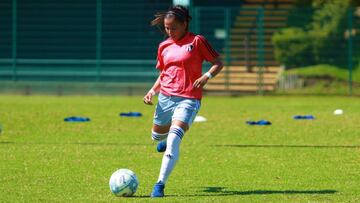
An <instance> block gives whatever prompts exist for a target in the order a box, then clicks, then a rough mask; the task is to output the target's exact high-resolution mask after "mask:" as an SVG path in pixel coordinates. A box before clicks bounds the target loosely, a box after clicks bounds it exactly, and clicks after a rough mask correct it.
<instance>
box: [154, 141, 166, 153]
mask: <svg viewBox="0 0 360 203" xmlns="http://www.w3.org/2000/svg"><path fill="white" fill-rule="evenodd" d="M156 150H157V151H158V152H165V150H166V140H164V141H161V142H159V144H158V145H157V147H156Z"/></svg>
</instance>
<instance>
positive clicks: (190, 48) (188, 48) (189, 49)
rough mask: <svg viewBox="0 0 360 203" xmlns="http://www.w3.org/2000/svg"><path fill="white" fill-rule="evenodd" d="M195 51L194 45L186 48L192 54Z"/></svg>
mask: <svg viewBox="0 0 360 203" xmlns="http://www.w3.org/2000/svg"><path fill="white" fill-rule="evenodd" d="M193 49H194V45H192V44H190V45H188V46H187V47H186V51H188V52H190V51H192V50H193Z"/></svg>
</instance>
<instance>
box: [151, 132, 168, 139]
mask: <svg viewBox="0 0 360 203" xmlns="http://www.w3.org/2000/svg"><path fill="white" fill-rule="evenodd" d="M168 134H169V133H168V132H167V133H157V132H155V131H151V139H152V140H154V141H161V140H164V139H165V138H167V136H168Z"/></svg>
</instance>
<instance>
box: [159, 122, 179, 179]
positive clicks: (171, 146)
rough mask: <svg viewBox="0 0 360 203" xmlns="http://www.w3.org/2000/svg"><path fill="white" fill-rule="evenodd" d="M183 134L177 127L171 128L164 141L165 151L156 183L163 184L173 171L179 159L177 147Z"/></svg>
mask: <svg viewBox="0 0 360 203" xmlns="http://www.w3.org/2000/svg"><path fill="white" fill-rule="evenodd" d="M184 133H185V132H184V130H183V129H182V128H180V127H179V126H175V125H174V126H171V128H170V132H169V135H168V138H167V141H166V151H165V153H164V156H163V159H162V163H161V168H160V174H159V179H158V182H160V181H161V182H162V183H163V184H165V183H166V181H167V179H168V177H169V175H170V173H171V171H172V170H173V169H174V167H175V164H176V162H177V160H178V159H179V147H180V142H181V139H182V137H183V136H184Z"/></svg>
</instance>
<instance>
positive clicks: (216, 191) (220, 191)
mask: <svg viewBox="0 0 360 203" xmlns="http://www.w3.org/2000/svg"><path fill="white" fill-rule="evenodd" d="M202 192H206V193H209V194H208V195H209V196H232V195H270V194H285V195H293V194H309V195H311V194H318V195H322V194H334V193H336V192H337V191H336V190H248V191H234V190H226V187H204V188H203V190H202ZM199 196H206V194H204V195H199Z"/></svg>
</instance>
